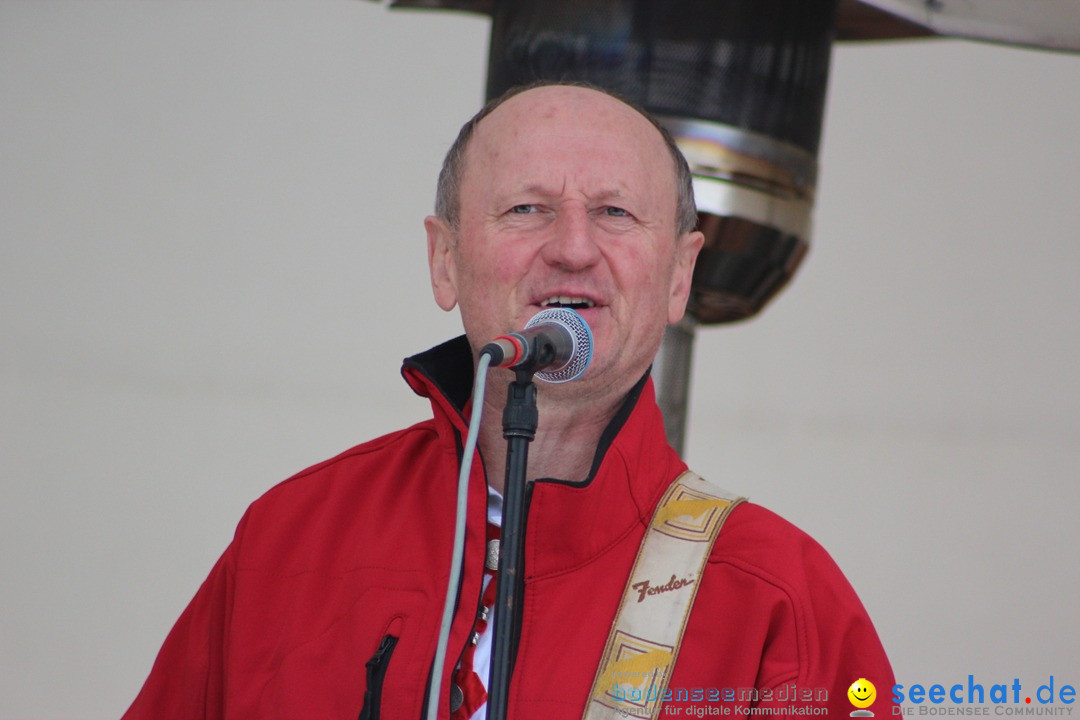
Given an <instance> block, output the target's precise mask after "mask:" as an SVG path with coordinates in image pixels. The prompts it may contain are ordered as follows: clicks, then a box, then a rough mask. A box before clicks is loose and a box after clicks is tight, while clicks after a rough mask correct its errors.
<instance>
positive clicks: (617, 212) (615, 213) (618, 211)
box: [604, 205, 630, 217]
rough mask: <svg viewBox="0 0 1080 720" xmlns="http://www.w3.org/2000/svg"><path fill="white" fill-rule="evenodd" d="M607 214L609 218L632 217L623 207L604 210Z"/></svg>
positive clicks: (609, 207)
mask: <svg viewBox="0 0 1080 720" xmlns="http://www.w3.org/2000/svg"><path fill="white" fill-rule="evenodd" d="M604 212H605V214H607V215H608V216H609V217H630V213H628V212H627V211H626V210H623V209H622V208H621V207H612V206H611V205H609V206H607V207H606V208H604Z"/></svg>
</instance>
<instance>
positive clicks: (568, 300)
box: [540, 295, 596, 310]
mask: <svg viewBox="0 0 1080 720" xmlns="http://www.w3.org/2000/svg"><path fill="white" fill-rule="evenodd" d="M540 306H541V307H546V308H550V307H559V308H570V309H571V310H584V309H586V308H591V307H596V303H594V302H593V301H592V300H590V299H589V298H587V297H580V296H577V295H552V296H551V297H549V298H548V299H547V300H543V301H542V302H541V303H540Z"/></svg>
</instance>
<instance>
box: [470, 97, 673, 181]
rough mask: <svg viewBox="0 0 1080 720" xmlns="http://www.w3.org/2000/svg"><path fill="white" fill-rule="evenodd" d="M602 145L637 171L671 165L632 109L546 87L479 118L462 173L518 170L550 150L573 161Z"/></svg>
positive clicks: (606, 99)
mask: <svg viewBox="0 0 1080 720" xmlns="http://www.w3.org/2000/svg"><path fill="white" fill-rule="evenodd" d="M605 149H606V150H607V151H609V152H610V153H611V154H613V155H614V154H618V155H621V156H623V161H624V163H626V164H627V165H628V166H630V167H634V169H635V170H642V171H644V172H647V173H649V172H663V171H664V170H666V169H668V168H672V167H673V166H672V161H671V158H670V152H669V151H668V149H667V147H666V144H665V142H664V140H663V137H662V136H661V135H660V132H659V131H658V130H657V129H656V127H655V126H654V125H653V124H652V123H651V122H650V121H649V120H648V119H647V118H646V117H644V116H643V115H642V114H641V113H640V112H638V111H637V110H636V109H635V108H633V107H631V106H630V105H627V104H626V103H624V102H622V101H620V100H618V99H616V98H614V97H611V96H610V95H607V94H605V93H602V92H598V91H596V90H590V89H588V88H580V87H571V86H545V87H541V88H534V89H532V90H528V91H525V92H523V93H521V94H519V95H515V96H513V97H511V98H509V99H508V100H506V101H505V102H504V103H503V104H502V105H500V106H499V107H497V108H496V109H495V110H494V111H492V113H491V114H490V115H488V116H487V117H485V118H484V119H483V120H481V121H480V123H479V124H478V125H477V128H476V131H475V134H474V136H473V138H472V140H471V142H470V143H469V147H468V149H467V150H466V157H467V158H468V159H467V160H466V168H467V169H466V174H470V173H469V171H468V168H470V167H471V168H472V169H473V170H474V171H482V172H487V171H488V170H490V168H491V167H492V164H494V165H495V167H499V168H506V169H515V168H516V169H522V168H521V165H522V163H523V162H525V161H526V160H536V159H544V158H545V154H546V153H553V152H554V153H560V154H561V155H562V156H563V158H564V159H565V160H567V161H568V162H570V163H571V164H573V163H574V161H575V160H580V161H581V162H584V161H585V154H586V153H588V154H589V156H590V157H594V155H593V153H594V152H601V151H603V150H605ZM575 151H580V152H581V153H582V154H581V155H580V156H575V155H574V152H575ZM608 169H609V170H610V168H608ZM627 169H629V167H628V168H627Z"/></svg>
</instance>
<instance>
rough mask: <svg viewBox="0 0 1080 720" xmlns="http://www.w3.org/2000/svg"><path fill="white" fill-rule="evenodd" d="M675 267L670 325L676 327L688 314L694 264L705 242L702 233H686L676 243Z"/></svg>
mask: <svg viewBox="0 0 1080 720" xmlns="http://www.w3.org/2000/svg"><path fill="white" fill-rule="evenodd" d="M676 242H677V243H678V245H677V246H676V248H675V265H674V267H673V268H672V273H671V294H670V295H669V296H668V323H669V324H671V325H674V324H675V323H677V322H679V321H680V320H682V317H683V315H684V314H685V313H686V301H687V299H689V297H690V285H691V283H692V282H693V279H694V263H695V262H696V261H697V256H698V252H700V251H701V246H702V244H703V243H704V242H705V236H704V235H703V234H701V233H700V232H696V231H695V232H690V233H685V234H684V235H682V236H680V237H679V239H678V240H677V241H676Z"/></svg>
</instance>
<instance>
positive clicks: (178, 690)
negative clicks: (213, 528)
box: [123, 521, 244, 720]
mask: <svg viewBox="0 0 1080 720" xmlns="http://www.w3.org/2000/svg"><path fill="white" fill-rule="evenodd" d="M243 525H244V522H243V521H241V523H240V527H239V528H238V529H237V533H236V537H235V538H234V539H233V542H232V544H230V545H229V547H228V548H227V549H226V550H225V552H224V554H222V556H221V557H220V558H219V559H218V561H217V563H216V564H215V565H214V567H213V569H212V570H211V571H210V575H209V576H208V577H207V578H206V580H205V581H204V582H203V584H202V586H201V587H200V588H199V591H198V592H197V593H196V594H195V597H194V598H192V600H191V602H190V603H189V604H188V606H187V608H186V609H185V610H184V612H183V614H181V615H180V618H179V620H177V621H176V624H175V625H174V626H173V628H172V630H171V631H170V632H169V634H168V636H167V637H166V639H165V643H164V645H162V647H161V650H160V651H159V652H158V655H157V659H156V660H155V661H154V665H153V668H152V669H151V671H150V676H149V677H148V678H147V679H146V682H145V683H144V684H143V687H142V690H141V691H140V692H139V694H138V695H137V696H136V698H135V701H134V702H133V703H132V705H131V707H130V708H128V711H127V712H126V713H125V714H124V716H123V720H168V719H169V718H178V719H179V718H184V719H185V720H190V719H194V718H205V720H220V718H222V717H223V716H224V711H225V708H224V677H225V672H224V670H225V663H226V657H225V655H226V647H227V640H228V633H229V624H230V620H231V615H232V599H233V589H234V580H235V555H236V549H237V546H238V545H239V538H240V535H241V532H242V528H243Z"/></svg>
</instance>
